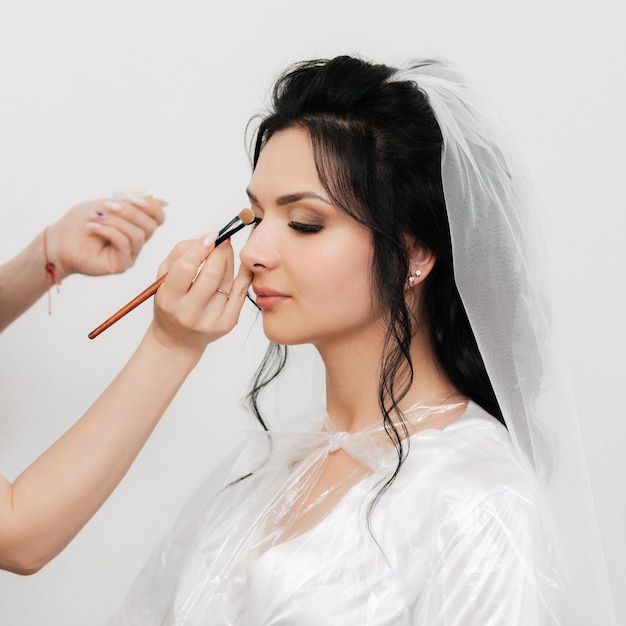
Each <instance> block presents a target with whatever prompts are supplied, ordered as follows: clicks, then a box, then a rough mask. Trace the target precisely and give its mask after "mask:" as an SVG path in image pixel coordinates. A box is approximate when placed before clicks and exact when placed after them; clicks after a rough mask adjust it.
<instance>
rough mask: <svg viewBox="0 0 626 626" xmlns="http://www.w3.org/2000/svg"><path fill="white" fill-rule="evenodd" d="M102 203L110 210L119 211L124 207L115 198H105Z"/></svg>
mask: <svg viewBox="0 0 626 626" xmlns="http://www.w3.org/2000/svg"><path fill="white" fill-rule="evenodd" d="M102 204H104V206H105V207H106V208H107V209H111V211H121V210H122V209H123V208H124V205H123V204H122V203H121V202H117V201H116V200H105V201H104V202H103V203H102Z"/></svg>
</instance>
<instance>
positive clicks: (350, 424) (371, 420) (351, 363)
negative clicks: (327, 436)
mask: <svg viewBox="0 0 626 626" xmlns="http://www.w3.org/2000/svg"><path fill="white" fill-rule="evenodd" d="M382 347H383V340H382V337H371V338H370V339H369V340H363V337H360V338H359V340H358V341H354V342H352V344H351V345H345V344H344V345H340V344H339V342H334V343H333V344H332V345H330V346H328V347H327V348H326V349H319V348H318V349H319V351H320V355H321V357H322V359H323V361H324V365H325V367H326V405H327V409H328V413H329V416H330V418H331V420H332V421H333V423H334V425H335V427H336V428H337V430H341V431H347V432H358V431H360V430H363V429H364V428H367V427H369V426H371V425H373V424H378V423H380V408H379V401H378V394H379V385H380V361H381V354H382ZM411 359H412V362H413V383H412V385H411V387H410V389H409V390H408V392H407V393H406V395H405V396H404V398H403V399H402V401H401V402H400V403H399V405H400V408H402V409H407V408H409V407H410V406H412V405H414V404H417V403H419V402H422V403H424V404H431V405H436V404H439V403H441V402H444V401H446V400H447V399H448V398H450V397H451V396H452V395H453V394H455V393H456V392H457V391H458V390H457V389H456V388H455V387H454V385H453V384H452V383H451V382H450V380H449V379H448V378H447V376H446V375H445V374H444V373H443V372H442V370H441V368H440V367H439V365H438V363H437V360H436V358H435V356H434V353H433V351H432V348H431V346H430V342H429V341H428V339H427V337H425V336H424V333H422V332H418V333H417V334H416V335H415V337H414V339H413V342H412V344H411Z"/></svg>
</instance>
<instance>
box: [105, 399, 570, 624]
mask: <svg viewBox="0 0 626 626" xmlns="http://www.w3.org/2000/svg"><path fill="white" fill-rule="evenodd" d="M451 408H458V405H446V406H440V407H432V408H428V407H413V408H412V409H411V410H409V411H408V412H407V416H408V421H409V430H410V432H411V433H412V434H411V436H410V437H409V438H408V439H406V440H405V441H404V445H405V446H407V447H408V448H409V451H410V453H409V455H408V458H407V461H406V462H405V464H404V465H403V467H402V471H401V472H400V474H399V475H398V476H397V477H396V480H395V481H394V482H393V484H392V485H391V487H390V489H389V490H388V491H387V493H386V494H385V495H384V498H383V501H381V502H380V506H378V507H375V508H374V510H373V511H372V514H371V518H370V524H369V525H368V523H367V520H368V509H369V507H370V505H371V502H372V500H373V498H374V496H375V494H376V493H377V492H378V490H379V489H380V486H381V483H382V481H384V480H386V479H387V478H389V476H390V475H391V474H392V473H393V471H394V469H395V466H396V459H397V456H396V451H395V449H394V448H393V446H391V444H390V443H389V439H388V437H387V435H386V433H385V431H384V428H383V427H382V426H379V427H372V428H370V429H368V430H366V431H362V432H360V433H357V434H348V433H343V432H335V431H334V430H333V426H332V422H331V421H330V420H329V419H328V418H327V416H325V415H323V416H318V418H317V419H316V420H315V422H316V423H314V424H313V428H312V429H311V430H310V431H308V432H292V433H288V432H282V433H276V434H267V433H263V432H257V433H251V434H250V438H249V440H248V442H247V444H246V445H245V446H244V448H243V449H242V450H241V451H240V452H239V454H238V455H237V457H236V460H235V461H234V463H233V464H232V467H231V469H230V470H229V472H227V474H226V475H225V476H224V478H223V479H222V484H221V487H220V485H217V491H216V486H215V485H213V486H207V487H205V488H204V489H202V490H201V491H200V492H199V494H198V495H197V496H196V498H195V499H194V500H193V501H192V503H191V504H190V505H189V506H188V508H187V510H186V511H185V512H184V513H183V514H182V515H181V517H180V520H179V522H178V525H177V528H175V529H174V531H173V533H172V535H171V536H170V537H168V539H167V540H166V541H165V542H164V543H163V544H162V545H161V546H160V547H159V549H158V550H157V551H155V553H154V554H153V556H152V559H151V561H150V562H149V563H148V564H147V565H146V567H145V568H144V571H143V572H142V574H141V575H140V576H139V578H138V580H137V581H136V583H135V586H134V588H133V589H132V591H131V593H130V594H129V596H128V598H127V601H126V604H125V606H124V608H123V610H122V612H121V613H120V614H118V615H117V616H116V618H115V619H114V620H113V621H111V622H110V624H111V625H114V624H115V625H121V624H124V625H130V624H132V625H134V626H139V625H147V624H154V625H156V624H159V625H166V624H167V625H173V624H176V625H179V626H181V625H191V624H194V625H200V624H202V625H208V624H210V625H218V624H219V625H229V626H232V625H235V624H237V625H238V626H252V625H260V624H264V625H269V624H272V625H278V624H283V625H286V624H299V625H301V624H302V625H309V624H310V625H311V626H313V625H316V626H318V625H319V624H324V625H337V626H339V625H342V626H344V625H346V624H359V625H364V626H367V625H377V626H379V625H383V624H385V625H387V624H388V625H392V624H393V625H403V624H407V625H408V624H421V625H422V624H423V625H428V626H450V625H453V624H459V625H460V624H463V625H464V626H468V625H469V626H472V625H474V626H479V625H480V626H484V625H485V624H493V625H495V624H502V625H504V624H507V625H510V624H516V625H519V626H522V624H523V625H528V624H546V625H547V624H550V625H555V624H561V623H568V622H560V621H559V619H558V618H557V617H556V616H555V612H554V610H553V607H554V606H555V605H559V606H564V604H563V599H562V598H561V592H562V584H561V581H560V580H559V579H558V575H557V572H556V571H555V569H554V563H553V555H552V553H551V550H550V545H549V541H548V538H547V534H546V529H545V528H544V526H543V524H542V522H541V519H540V516H539V515H538V511H537V508H536V485H535V484H534V481H533V479H532V471H530V469H529V468H528V467H527V466H526V464H525V462H524V461H523V459H522V458H521V457H518V456H517V455H516V454H515V451H514V449H513V445H512V442H511V440H510V437H509V435H508V433H507V431H506V430H505V429H504V427H502V426H501V425H500V424H499V423H498V422H496V420H494V419H493V418H492V417H491V416H488V415H487V414H486V413H485V412H484V411H483V410H482V409H481V408H480V407H478V406H477V405H474V404H472V403H470V404H469V406H468V408H467V409H466V410H465V412H464V414H463V416H462V417H461V418H460V419H459V420H457V421H456V422H454V423H453V424H451V425H450V426H448V427H447V428H445V429H444V430H436V429H429V428H428V420H429V419H430V418H431V417H432V416H434V415H437V414H439V413H440V412H443V411H447V410H450V409H451ZM339 449H342V450H343V451H344V452H346V453H347V454H348V455H349V456H350V459H352V460H354V461H355V462H354V463H353V464H352V465H351V466H350V469H349V471H347V472H346V474H345V477H344V480H342V482H341V484H337V485H332V486H331V487H330V488H328V489H326V490H325V491H324V492H323V493H321V494H319V495H316V496H315V497H308V496H312V494H313V489H314V486H315V481H316V479H317V477H318V472H319V470H320V469H321V468H322V467H323V464H324V462H325V461H326V459H327V458H328V455H329V454H330V453H331V452H334V451H337V450H339ZM242 476H247V477H246V478H244V479H243V480H240V478H241V477H242ZM512 616H514V617H513V618H512ZM569 623H571V622H569Z"/></svg>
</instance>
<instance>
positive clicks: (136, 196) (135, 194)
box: [112, 189, 168, 225]
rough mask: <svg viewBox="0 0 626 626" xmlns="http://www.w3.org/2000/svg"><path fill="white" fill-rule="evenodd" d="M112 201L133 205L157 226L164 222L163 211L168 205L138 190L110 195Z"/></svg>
mask: <svg viewBox="0 0 626 626" xmlns="http://www.w3.org/2000/svg"><path fill="white" fill-rule="evenodd" d="M112 199H113V200H114V201H115V200H118V201H126V202H129V203H131V204H133V205H135V206H136V207H138V208H140V209H141V210H143V211H144V212H145V213H146V214H148V215H149V216H150V217H152V218H153V219H154V220H155V221H156V222H157V224H159V225H160V224H162V223H163V221H164V220H165V212H164V211H163V209H164V208H165V207H166V206H168V203H167V202H166V201H165V200H162V199H160V198H155V197H154V196H151V195H147V194H145V193H144V192H143V191H142V190H140V189H127V190H124V191H116V192H115V193H114V194H113V195H112Z"/></svg>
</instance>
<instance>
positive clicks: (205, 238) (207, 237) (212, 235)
mask: <svg viewBox="0 0 626 626" xmlns="http://www.w3.org/2000/svg"><path fill="white" fill-rule="evenodd" d="M217 235H218V233H217V232H209V233H205V234H204V235H201V237H202V245H203V246H204V247H205V248H210V247H211V246H212V245H213V244H214V243H215V240H216V239H217Z"/></svg>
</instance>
